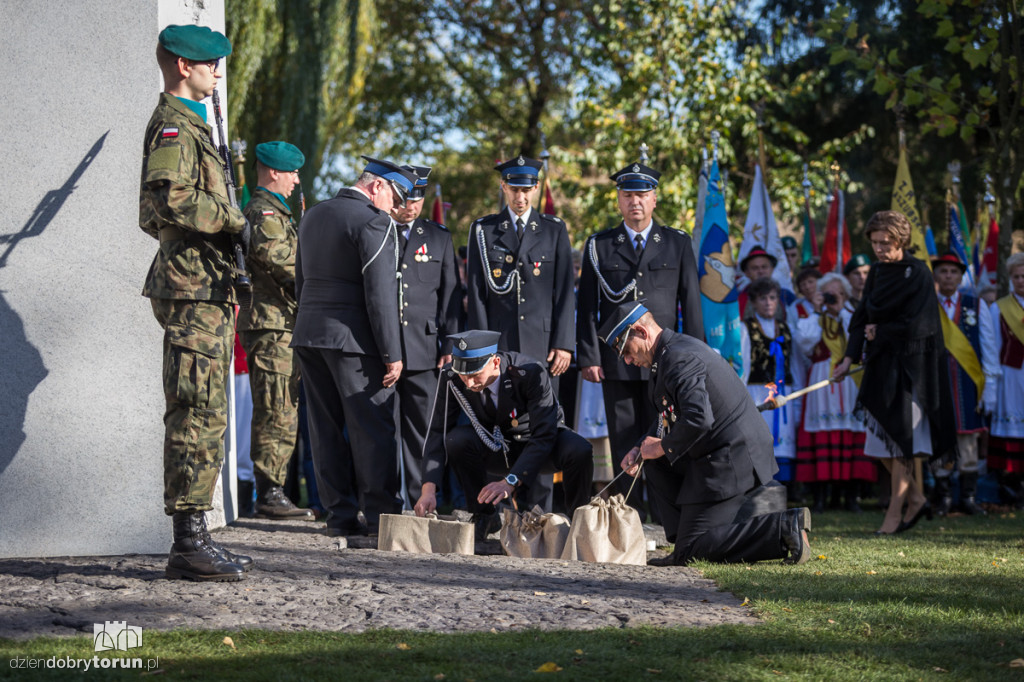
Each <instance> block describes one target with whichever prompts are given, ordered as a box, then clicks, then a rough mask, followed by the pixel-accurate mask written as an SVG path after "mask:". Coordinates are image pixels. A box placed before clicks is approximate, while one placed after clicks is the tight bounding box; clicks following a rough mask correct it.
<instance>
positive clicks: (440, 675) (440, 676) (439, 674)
mask: <svg viewBox="0 0 1024 682" xmlns="http://www.w3.org/2000/svg"><path fill="white" fill-rule="evenodd" d="M434 679H435V680H443V679H444V673H438V674H436V675H434Z"/></svg>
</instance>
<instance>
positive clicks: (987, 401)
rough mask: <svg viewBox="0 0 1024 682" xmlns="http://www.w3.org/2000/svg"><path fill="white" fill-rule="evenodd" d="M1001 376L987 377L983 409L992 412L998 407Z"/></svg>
mask: <svg viewBox="0 0 1024 682" xmlns="http://www.w3.org/2000/svg"><path fill="white" fill-rule="evenodd" d="M998 385H999V377H985V390H984V391H982V394H981V411H982V412H984V413H985V414H992V413H993V412H994V411H995V409H996V389H997V387H998Z"/></svg>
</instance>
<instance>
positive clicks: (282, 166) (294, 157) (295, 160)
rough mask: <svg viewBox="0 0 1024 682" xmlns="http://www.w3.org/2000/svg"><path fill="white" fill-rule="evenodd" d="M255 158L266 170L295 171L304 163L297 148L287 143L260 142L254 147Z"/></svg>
mask: <svg viewBox="0 0 1024 682" xmlns="http://www.w3.org/2000/svg"><path fill="white" fill-rule="evenodd" d="M256 158H257V160H259V162H260V163H262V164H263V165H264V166H266V167H267V168H273V169H274V170H279V171H285V172H289V171H297V170H299V169H300V168H302V164H304V163H306V157H305V156H304V155H303V153H302V152H301V151H299V148H298V147H296V146H295V145H293V144H288V143H287V142H281V141H277V142H261V143H260V144H258V145H256Z"/></svg>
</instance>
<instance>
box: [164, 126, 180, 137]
mask: <svg viewBox="0 0 1024 682" xmlns="http://www.w3.org/2000/svg"><path fill="white" fill-rule="evenodd" d="M177 136H178V129H177V128H164V129H163V130H161V131H160V137H162V138H165V139H166V138H168V137H177Z"/></svg>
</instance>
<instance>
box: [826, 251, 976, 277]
mask: <svg viewBox="0 0 1024 682" xmlns="http://www.w3.org/2000/svg"><path fill="white" fill-rule="evenodd" d="M943 263H948V264H949V265H955V266H957V267H958V268H960V274H961V275H962V274H964V273H965V272H967V266H966V265H964V263H963V261H961V260H960V257H959V256H958V255H956V254H955V253H953V252H952V251H947V252H946V253H944V254H942V255H941V256H939V257H938V258H933V259H932V267H933V268H934V267H936V266H938V265H942V264H943ZM844 271H845V268H844Z"/></svg>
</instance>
